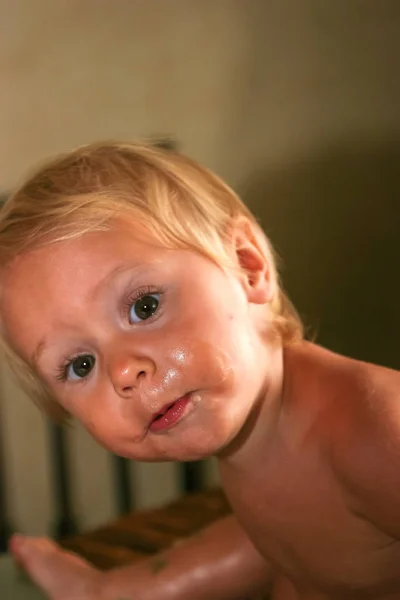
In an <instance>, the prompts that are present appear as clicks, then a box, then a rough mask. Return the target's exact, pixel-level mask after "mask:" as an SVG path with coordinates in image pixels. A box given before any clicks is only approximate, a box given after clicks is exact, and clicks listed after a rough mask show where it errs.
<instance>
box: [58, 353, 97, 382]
mask: <svg viewBox="0 0 400 600" xmlns="http://www.w3.org/2000/svg"><path fill="white" fill-rule="evenodd" d="M95 363H96V359H95V358H94V356H92V355H91V354H81V355H80V356H77V357H76V358H74V359H72V360H70V361H69V362H68V363H67V365H66V366H65V367H64V374H65V379H75V380H77V379H84V378H85V377H87V376H88V375H89V373H90V372H91V371H92V369H93V367H94V365H95Z"/></svg>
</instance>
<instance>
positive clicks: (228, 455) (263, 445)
mask: <svg viewBox="0 0 400 600" xmlns="http://www.w3.org/2000/svg"><path fill="white" fill-rule="evenodd" d="M284 355H285V350H284V348H283V347H282V345H281V343H279V344H278V343H277V344H276V345H274V346H273V347H272V348H271V350H270V351H269V352H268V356H267V357H266V364H267V365H268V375H267V376H266V377H265V380H264V385H263V386H262V389H261V390H260V393H259V395H258V396H257V398H256V400H255V402H254V403H253V405H252V408H251V410H250V412H249V415H248V418H247V419H246V422H245V424H244V426H243V427H242V429H241V431H240V432H239V434H238V435H237V436H236V437H235V439H234V440H233V441H232V442H231V444H230V445H229V446H228V447H227V448H225V449H224V450H223V451H222V452H221V453H220V455H219V456H218V459H219V466H220V469H221V470H223V469H229V470H230V469H235V470H237V469H239V470H242V469H246V470H248V469H253V468H257V466H258V465H259V463H260V461H261V462H262V461H263V460H264V457H265V456H266V452H268V449H269V448H270V447H271V444H272V443H273V440H274V433H275V431H276V429H277V423H278V420H279V418H280V414H281V409H282V406H283V403H284V397H285V395H286V390H285V388H286V385H285V381H284Z"/></svg>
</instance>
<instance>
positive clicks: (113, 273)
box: [89, 263, 142, 298]
mask: <svg viewBox="0 0 400 600" xmlns="http://www.w3.org/2000/svg"><path fill="white" fill-rule="evenodd" d="M141 266H142V263H133V264H132V263H128V264H127V263H124V264H122V265H119V266H118V267H115V268H114V269H111V271H110V272H109V273H107V275H105V276H104V277H103V278H102V279H100V281H99V282H98V283H97V284H96V285H95V286H94V288H93V289H92V290H91V292H90V293H89V298H95V297H96V296H97V294H98V293H99V292H100V291H101V289H102V288H104V287H106V286H107V285H108V284H109V282H110V280H111V279H113V278H114V277H115V276H116V275H118V274H119V273H124V272H125V271H130V270H131V269H135V270H137V269H138V268H139V267H141Z"/></svg>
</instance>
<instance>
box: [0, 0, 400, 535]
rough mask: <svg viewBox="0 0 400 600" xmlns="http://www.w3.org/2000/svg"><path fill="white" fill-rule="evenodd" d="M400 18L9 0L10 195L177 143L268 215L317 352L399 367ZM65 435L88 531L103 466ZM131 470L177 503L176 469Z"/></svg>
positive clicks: (290, 5) (15, 501)
mask: <svg viewBox="0 0 400 600" xmlns="http://www.w3.org/2000/svg"><path fill="white" fill-rule="evenodd" d="M399 17H400V15H399V9H398V4H397V3H396V2H395V1H389V0H381V2H379V3H377V2H376V1H375V0H365V1H364V2H359V1H358V0H357V1H356V0H337V1H336V2H332V3H327V2H321V1H320V0H307V1H303V2H297V1H296V0H291V1H290V0H274V1H268V2H266V1H265V0H259V1H257V0H168V1H167V0H151V1H148V2H145V1H144V0H143V1H139V0H119V1H118V2H110V1H108V0H86V1H85V2H78V1H77V0H68V1H67V0H59V1H58V2H50V1H45V0H32V1H31V2H22V1H21V0H20V1H15V0H13V1H12V0H0V22H1V23H2V24H3V28H2V36H1V40H0V131H1V135H0V188H1V187H2V188H3V189H4V190H5V191H6V190H9V189H12V188H13V186H14V185H15V184H16V183H17V181H18V180H19V178H20V176H21V174H22V173H23V172H24V171H25V170H26V169H28V168H30V167H31V165H32V164H35V163H37V161H38V160H40V159H42V158H43V157H46V156H48V155H49V154H52V153H54V152H58V151H61V150H64V149H66V148H69V147H71V146H75V145H77V144H81V143H86V142H88V141H91V140H94V139H99V138H108V137H122V138H133V137H136V136H148V135H154V134H156V135H157V134H167V135H172V136H173V137H175V138H176V139H177V140H178V142H179V144H180V146H181V148H182V149H183V150H184V151H186V152H187V153H189V154H190V155H192V156H193V157H195V158H197V159H199V160H201V161H203V162H205V163H206V164H207V165H209V166H210V167H212V168H214V169H215V170H217V171H218V172H219V173H220V174H221V175H223V176H225V177H226V178H227V179H228V180H229V182H230V183H232V184H233V185H234V186H235V187H237V188H238V189H239V190H240V191H241V192H243V195H244V197H245V199H246V200H247V201H248V202H249V204H251V206H252V207H254V209H255V210H256V211H257V213H258V214H259V215H260V217H261V219H262V221H263V223H264V224H265V226H266V228H267V230H268V231H269V232H270V233H271V235H272V237H273V239H274V240H275V241H276V242H277V245H278V249H279V250H280V252H281V253H282V254H283V256H284V258H285V263H284V266H285V269H284V274H285V282H286V284H287V287H288V289H289V291H290V292H291V294H292V296H293V297H294V299H295V301H296V302H297V303H298V305H299V307H300V309H301V311H302V312H304V313H305V314H306V315H307V316H309V317H310V320H311V321H312V322H313V323H314V324H315V323H317V324H318V325H319V328H320V331H321V339H322V341H325V342H326V343H328V345H331V346H332V347H336V348H338V349H341V350H343V351H353V350H354V352H355V353H356V354H358V355H360V356H362V355H363V353H364V354H365V355H367V354H368V355H371V356H374V358H376V360H379V359H381V360H382V361H384V362H387V363H390V362H392V363H395V362H396V357H397V354H396V348H395V344H394V342H392V341H390V340H391V339H393V340H394V337H395V336H394V335H393V333H392V332H393V331H396V327H397V332H400V326H399V321H398V317H397V315H396V313H395V307H396V304H397V301H396V295H395V294H396V282H395V279H396V269H395V266H396V264H397V258H400V257H399V250H398V246H399V244H398V242H397V232H396V230H395V225H396V219H398V216H399V212H398V211H397V213H396V212H395V210H396V207H395V201H396V202H397V197H398V195H397V197H396V193H397V192H398V191H399V190H398V189H396V186H397V187H398V184H397V170H398V166H397V165H398V158H399V152H398V140H399V138H400V118H399V111H398V107H399V99H400V98H399V96H400V82H399V77H398V57H399V55H400V47H399V46H400V43H399V41H398V38H399V37H400V36H399V35H398V31H399V25H400V18H399ZM382 203H383V204H382ZM382 206H384V211H382V210H381V207H382ZM382 214H383V217H382ZM365 219H367V221H366V222H365ZM396 252H397V254H396ZM382 262H384V266H385V269H384V270H383V272H382V268H381V263H382ZM383 284H385V285H384V288H383ZM381 288H383V291H382V290H381ZM377 302H379V303H380V306H381V307H382V309H381V310H380V311H379V312H377V311H376V304H377ZM382 315H383V316H384V319H383V317H382ZM381 317H382V322H383V326H382V322H381ZM372 319H374V320H373V322H372ZM396 319H397V320H396ZM390 334H391V338H390V340H389V343H386V342H387V341H388V338H389V337H390ZM385 348H387V349H386V350H385ZM375 355H376V357H375ZM1 387H2V396H3V401H2V404H3V411H4V415H5V416H4V421H5V432H4V435H5V440H6V446H7V453H8V456H9V459H10V460H9V463H10V466H9V470H8V479H9V482H10V499H11V501H12V509H13V515H14V517H15V520H16V522H17V523H18V526H20V527H22V528H23V529H24V530H26V531H29V532H41V531H44V530H46V529H47V528H48V527H49V525H50V524H51V517H49V515H50V514H51V511H50V506H51V498H50V488H49V480H48V458H46V443H47V442H46V434H47V431H46V425H45V422H44V421H43V419H42V417H41V416H40V414H39V413H38V411H37V410H36V409H35V408H34V407H32V406H31V405H30V404H29V402H28V401H27V400H26V399H25V398H24V397H23V396H22V394H21V393H20V392H19V391H18V390H17V389H16V388H15V386H14V385H13V383H12V382H11V380H10V377H9V374H8V371H7V370H6V369H5V368H3V376H2V382H1ZM71 437H72V438H73V444H72V449H73V461H74V464H75V465H76V470H77V487H76V489H77V492H76V498H75V502H76V512H77V514H78V516H79V517H80V519H81V522H82V523H84V524H85V525H93V524H96V523H99V522H101V521H103V520H105V519H107V518H108V517H109V516H110V515H111V514H112V489H111V480H110V474H109V472H108V469H107V465H108V460H109V459H108V456H107V455H106V453H105V452H103V451H102V450H101V449H99V448H98V447H97V446H96V445H95V444H94V443H93V442H91V440H90V439H89V438H88V437H87V436H86V435H85V434H84V433H83V432H82V431H81V430H79V428H77V429H76V430H74V431H72V432H71ZM210 472H211V473H212V476H213V477H215V471H214V470H213V469H210ZM138 473H139V478H140V485H139V496H140V497H139V500H140V503H141V504H142V505H143V504H148V503H158V502H164V501H165V500H166V499H167V498H169V497H171V496H172V495H173V494H174V493H175V492H176V485H175V480H174V477H175V476H176V470H175V467H174V465H151V466H148V465H145V466H143V465H141V466H139V467H138ZM89 474H90V476H89Z"/></svg>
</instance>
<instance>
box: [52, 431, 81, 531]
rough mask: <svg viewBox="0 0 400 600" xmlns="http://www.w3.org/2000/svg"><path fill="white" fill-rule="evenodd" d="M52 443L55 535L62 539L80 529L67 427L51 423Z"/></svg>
mask: <svg viewBox="0 0 400 600" xmlns="http://www.w3.org/2000/svg"><path fill="white" fill-rule="evenodd" d="M50 443H51V461H52V470H53V491H54V497H55V523H54V526H53V535H54V537H55V538H56V539H61V538H64V537H68V536H69V535H73V534H74V533H76V532H77V529H78V528H77V524H76V522H75V519H74V516H73V509H72V497H71V489H72V488H71V478H70V471H69V465H68V452H67V437H66V431H65V429H63V428H62V427H61V426H59V425H55V424H54V423H50Z"/></svg>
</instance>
